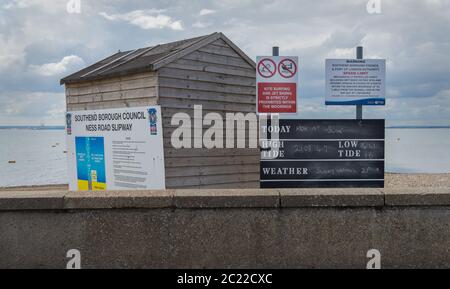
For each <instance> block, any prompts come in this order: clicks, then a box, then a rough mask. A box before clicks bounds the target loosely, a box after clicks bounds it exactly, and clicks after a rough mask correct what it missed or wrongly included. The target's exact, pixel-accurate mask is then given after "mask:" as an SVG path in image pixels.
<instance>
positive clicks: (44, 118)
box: [0, 91, 65, 125]
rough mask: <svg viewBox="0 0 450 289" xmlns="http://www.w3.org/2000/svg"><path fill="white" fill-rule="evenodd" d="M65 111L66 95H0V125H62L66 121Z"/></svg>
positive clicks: (30, 92)
mask: <svg viewBox="0 0 450 289" xmlns="http://www.w3.org/2000/svg"><path fill="white" fill-rule="evenodd" d="M64 111H65V96H64V93H56V92H35V91H20V92H9V93H0V124H11V125H14V124H31V125H33V124H34V125H38V124H40V123H45V124H47V125H61V124H63V121H64Z"/></svg>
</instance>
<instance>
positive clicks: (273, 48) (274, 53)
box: [272, 46, 280, 56]
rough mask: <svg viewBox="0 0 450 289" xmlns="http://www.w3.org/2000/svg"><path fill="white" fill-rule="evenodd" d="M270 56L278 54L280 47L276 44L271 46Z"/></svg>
mask: <svg viewBox="0 0 450 289" xmlns="http://www.w3.org/2000/svg"><path fill="white" fill-rule="evenodd" d="M272 56H280V47H278V46H274V47H272Z"/></svg>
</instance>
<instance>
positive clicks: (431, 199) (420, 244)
mask: <svg viewBox="0 0 450 289" xmlns="http://www.w3.org/2000/svg"><path fill="white" fill-rule="evenodd" d="M449 246H450V189H446V188H440V189H426V188H423V189H395V190H394V189H385V190H381V189H345V190H337V189H327V190H323V189H318V190H258V189H255V190H172V191H171V190H166V191H140V192H138V191H135V192H88V193H75V192H66V191H61V192H51V191H49V192H2V193H1V194H0V268H65V267H66V264H67V262H68V261H69V259H68V258H67V257H66V254H67V251H69V250H70V249H77V250H79V251H80V253H81V266H82V268H362V269H363V268H366V264H367V262H368V261H369V258H368V257H367V252H368V251H369V250H370V249H377V250H378V251H379V252H380V253H381V267H382V268H450V250H449Z"/></svg>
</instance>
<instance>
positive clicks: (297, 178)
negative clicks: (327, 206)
mask: <svg viewBox="0 0 450 289" xmlns="http://www.w3.org/2000/svg"><path fill="white" fill-rule="evenodd" d="M384 125H385V123H384V119H381V120H380V119H366V120H351V119H348V120H347V119H345V120H342V119H341V120H296V119H295V120H294V119H280V120H279V125H278V126H276V127H275V126H273V125H271V124H270V120H269V122H268V124H267V125H265V126H264V125H263V127H262V128H261V129H262V132H267V139H262V140H261V162H260V166H261V167H260V177H261V178H260V183H261V188H342V187H359V188H369V187H372V188H382V187H384V148H385V147H384V145H385V131H384ZM274 132H277V133H278V138H277V139H273V138H274V137H275V134H274Z"/></svg>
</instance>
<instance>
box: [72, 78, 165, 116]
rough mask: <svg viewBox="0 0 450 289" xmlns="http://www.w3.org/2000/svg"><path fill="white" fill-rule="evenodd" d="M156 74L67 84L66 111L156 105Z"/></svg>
mask: <svg viewBox="0 0 450 289" xmlns="http://www.w3.org/2000/svg"><path fill="white" fill-rule="evenodd" d="M156 81H157V78H156V73H155V72H146V73H139V74H134V75H128V76H121V77H114V78H109V79H104V80H98V81H89V82H81V83H74V84H66V105H67V111H76V110H88V109H107V108H120V107H139V106H148V105H156V102H157V86H156Z"/></svg>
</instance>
